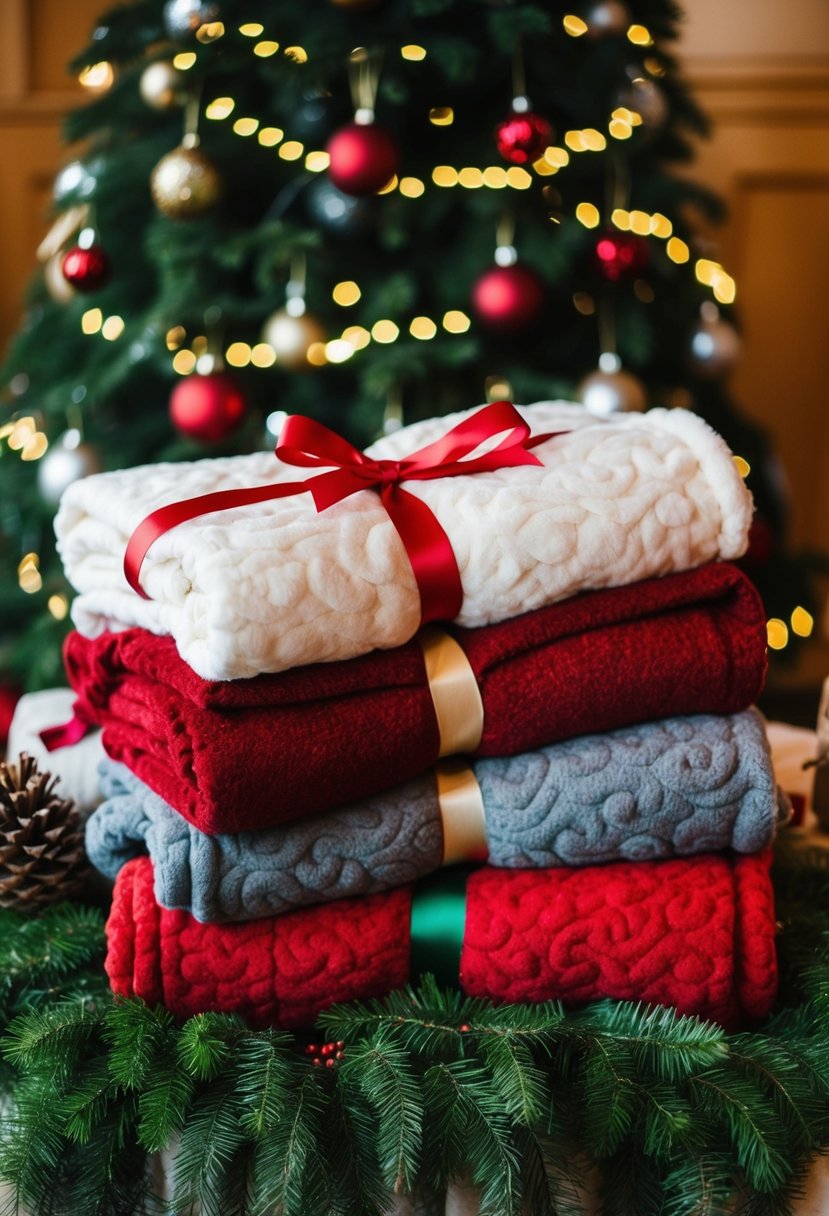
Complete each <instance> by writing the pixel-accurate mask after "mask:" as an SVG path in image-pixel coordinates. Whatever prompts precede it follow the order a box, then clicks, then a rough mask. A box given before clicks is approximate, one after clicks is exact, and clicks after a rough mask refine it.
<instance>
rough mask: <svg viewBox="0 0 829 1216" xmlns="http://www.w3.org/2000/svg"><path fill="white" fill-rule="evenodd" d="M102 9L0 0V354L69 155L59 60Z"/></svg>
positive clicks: (84, 0)
mask: <svg viewBox="0 0 829 1216" xmlns="http://www.w3.org/2000/svg"><path fill="white" fill-rule="evenodd" d="M104 7H106V5H105V4H104V3H102V0H72V3H71V4H67V3H66V2H65V0H0V159H2V164H3V172H2V174H0V248H2V267H3V275H2V280H1V281H0V354H2V352H3V351H4V350H5V348H6V345H7V343H8V340H9V338H10V337H11V335H12V334H13V333H14V331H15V330H16V328H17V326H18V325H19V323H20V315H21V308H22V300H23V293H24V290H25V287H26V284H27V283H28V281H29V279H30V277H31V275H32V274H33V272H34V269H35V265H36V261H35V250H36V249H37V246H38V244H39V243H40V241H41V239H42V237H43V235H44V233H45V232H46V231H47V229H48V226H49V204H50V200H51V190H52V182H53V181H54V177H55V173H56V172H57V170H58V169H59V168H60V166H61V164H63V163H64V162H65V161H67V160H70V159H71V155H72V154H71V151H70V150H69V149H68V148H66V147H65V146H63V145H62V143H61V140H60V124H61V121H62V118H63V115H64V114H65V113H66V111H67V110H68V109H69V108H70V107H71V106H73V105H77V104H78V102H79V101H80V100H82V93H83V91H82V90H81V88H80V86H79V85H78V84H77V82H75V81H73V80H72V78H71V77H70V76H69V75H68V74H67V72H66V62H67V60H68V59H69V58H70V57H71V56H72V55H73V54H75V53H76V52H77V51H79V50H81V49H82V47H83V46H84V45H85V44H86V41H87V39H88V36H89V33H90V31H91V30H92V28H93V27H94V25H95V22H96V18H97V17H98V16H99V14H100V12H101V9H102V8H104Z"/></svg>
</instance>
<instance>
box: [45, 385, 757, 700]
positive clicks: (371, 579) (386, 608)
mask: <svg viewBox="0 0 829 1216" xmlns="http://www.w3.org/2000/svg"><path fill="white" fill-rule="evenodd" d="M472 412H474V411H466V412H465V413H463V414H456V415H452V416H450V417H447V418H437V419H429V420H428V421H425V422H419V423H415V424H414V425H412V426H410V427H406V428H403V429H401V430H400V431H398V432H397V433H396V434H394V435H390V436H386V437H384V438H383V439H381V440H378V442H377V443H375V444H374V445H373V447H372V448H370V449H369V452H370V453H371V454H372V455H373V456H375V457H377V458H383V459H399V458H402V457H404V456H406V455H408V454H409V453H410V452H413V451H414V450H416V449H418V448H420V447H422V446H423V445H425V444H428V443H430V442H432V441H434V440H436V439H438V438H439V437H440V436H442V435H444V434H445V433H446V431H447V430H448V429H449V428H450V427H451V426H452V425H453V424H455V423H457V422H459V421H460V420H461V419H462V418H465V417H467V416H468V415H469V414H470V413H472ZM521 413H523V415H524V417H525V418H526V420H527V421H528V422H529V424H530V425H531V427H532V430H533V433H534V434H541V433H546V432H562V431H563V432H565V433H564V434H558V435H556V437H555V438H551V439H549V440H547V441H546V442H544V443H542V444H540V445H539V446H538V447H536V448H534V449H533V450H534V453H535V455H536V456H538V457H539V459H540V460H541V461H542V462H543V463H542V465H541V466H525V467H521V468H514V469H502V470H497V471H494V472H486V473H479V474H475V475H472V476H468V477H444V478H439V479H436V480H434V481H419V482H407V483H406V489H407V490H409V491H410V492H411V493H412V494H413V495H415V496H416V497H418V498H421V499H422V500H423V501H424V502H425V503H426V504H427V505H428V506H429V507H430V509H431V510H432V511H433V512H434V514H435V515H436V517H437V518H438V520H439V521H440V523H441V524H442V525H443V527H444V529H445V531H446V534H447V536H448V538H449V541H450V543H451V546H452V550H453V552H454V554H455V557H456V560H457V564H458V568H459V571H460V576H461V583H462V589H463V606H462V609H461V612H460V614H459V615H458V618H457V620H458V623H459V624H460V625H463V626H465V627H471V628H477V627H479V626H481V625H487V624H490V623H492V622H495V621H501V620H505V619H507V618H509V617H512V616H515V615H517V614H518V613H521V612H525V611H529V610H531V609H534V608H540V607H542V606H543V605H545V604H550V603H554V602H557V601H558V600H563V599H567V598H568V597H570V596H572V595H575V594H576V593H577V592H579V591H583V590H587V589H591V588H599V587H614V586H619V585H623V584H627V583H633V582H638V581H640V580H641V579H644V578H648V577H650V576H652V575H659V574H667V573H669V572H671V571H678V570H687V569H690V568H691V567H695V566H700V565H702V564H703V563H704V562H706V561H709V560H711V559H714V558H726V559H730V558H735V557H738V556H739V555H740V554H741V553H742V552H743V551H744V549H745V547H746V544H747V538H748V528H749V523H750V520H751V513H752V503H751V496H750V494H749V493H748V491H747V489H746V488H745V485H744V484H743V481H742V479H741V478H740V476H739V474H738V472H737V470H736V467H735V465H734V462H733V460H732V459H731V454H730V452H729V450H728V448H727V447H726V445H725V444H724V442H723V441H722V439H720V438H719V436H718V435H716V434H715V433H714V432H713V431H712V430H711V429H710V427H708V426H707V424H706V423H705V422H703V421H702V419H700V418H699V417H697V415H695V414H693V413H691V412H690V411H687V410H662V409H655V410H651V411H650V412H649V413H647V414H622V415H618V416H614V417H612V418H610V419H597V418H595V417H594V416H593V415H590V414H588V413H587V412H586V411H585V410H584V409H583V408H582V407H580V406H575V405H571V404H568V403H561V402H553V403H549V402H548V403H541V404H538V405H533V406H527V407H525V408H524V409H522V410H521ZM307 476H308V471H307V470H305V471H303V470H301V469H296V468H292V467H290V466H286V465H282V464H281V463H280V462H278V461H277V460H276V459H275V458H274V457H272V456H270V455H269V454H268V453H264V452H259V453H254V454H253V455H250V456H238V457H225V458H219V459H213V460H202V461H198V462H195V463H191V464H154V465H149V466H146V467H139V468H133V469H123V470H119V471H117V472H114V473H102V474H99V475H97V476H94V477H85V478H82V479H81V480H79V481H77V482H75V483H74V484H73V485H71V486H70V487H69V488H68V489H67V491H66V493H65V494H64V496H63V498H62V500H61V505H60V509H59V511H58V515H57V518H56V520H55V529H56V532H57V537H58V548H59V550H60V554H61V557H62V559H63V564H64V569H65V571H66V575H67V577H68V579H69V581H70V582H71V583H72V585H73V586H74V587H75V588H76V590H77V591H79V592H80V595H79V596H78V597H77V598H76V599H75V601H74V603H73V605H72V613H73V620H74V621H75V624H76V626H77V628H78V629H79V630H80V631H81V632H82V633H84V634H86V635H88V636H96V635H97V634H99V633H101V632H102V631H103V630H106V629H108V628H115V627H123V626H127V625H139V626H142V627H144V628H147V629H149V630H151V631H152V632H154V633H159V634H171V635H172V636H173V637H174V638H175V641H176V645H177V647H178V650H179V653H180V654H181V656H182V658H183V659H185V661H186V662H188V663H189V664H190V665H191V666H192V668H193V669H194V671H196V672H197V673H198V674H199V675H201V676H204V677H205V678H209V679H238V678H240V677H247V676H254V675H258V674H259V673H261V672H276V671H283V670H286V669H287V668H290V667H296V666H300V665H304V664H308V663H315V662H330V661H332V660H339V659H347V658H350V657H353V656H355V655H361V654H366V653H368V652H369V651H371V650H373V649H375V648H378V647H379V648H384V649H385V648H389V647H392V646H398V645H401V644H402V643H404V642H406V641H408V640H409V639H410V638H411V637H413V636H414V634H415V632H416V631H417V628H418V626H419V623H420V599H419V595H418V590H417V586H416V584H415V580H414V575H413V573H412V569H411V565H410V562H409V559H408V557H407V555H406V551H405V549H404V547H403V543H402V541H401V539H400V537H399V535H398V533H397V532H396V530H395V528H394V526H393V525H392V523H391V521H390V520H389V518H388V516H387V514H386V511H385V508H384V507H383V505H382V503H381V501H380V498H379V496H378V495H377V494H375V493H374V492H373V491H371V490H363V491H360V492H359V493H357V494H355V495H353V496H352V497H350V498H348V499H346V500H344V501H343V502H340V503H338V504H336V505H335V506H332V507H330V508H329V509H328V510H325V511H322V512H320V513H318V512H317V511H316V509H315V507H314V504H313V501H312V499H311V496H310V495H309V494H307V493H302V494H299V495H296V496H294V497H291V498H283V499H279V500H275V501H272V502H269V503H263V504H260V505H258V506H249V507H242V508H236V509H232V510H228V511H221V512H215V513H213V514H212V515H208V516H204V517H202V518H199V519H196V520H194V521H190V522H188V523H185V524H183V525H181V526H180V527H177V528H174V529H173V530H172V531H170V532H168V533H166V534H165V535H164V536H162V537H161V538H160V539H159V540H158V541H157V542H156V543H155V545H154V546H153V547H152V549H151V550H150V553H149V555H148V557H147V560H146V561H145V563H144V574H143V587H144V589H145V591H146V592H147V593H148V594H149V595H150V596H151V597H152V598H151V599H149V600H145V599H142V598H141V597H140V596H138V595H137V594H136V593H135V592H133V591H132V590H131V589H130V588H129V587H128V585H127V583H126V581H125V578H124V575H123V571H122V561H123V556H124V548H125V546H126V543H127V540H128V538H129V536H130V534H131V533H132V531H133V530H134V529H135V527H136V526H137V525H138V524H139V523H140V522H141V520H142V519H143V518H144V517H145V516H146V515H147V514H149V513H150V512H151V511H153V510H154V509H155V508H157V507H160V506H162V505H165V504H168V503H170V502H174V501H180V500H182V499H184V498H189V497H192V496H195V495H199V494H204V493H207V492H213V491H217V490H224V489H230V488H237V487H240V486H261V485H266V484H268V483H269V482H284V481H297V480H303V479H304V478H305V477H307Z"/></svg>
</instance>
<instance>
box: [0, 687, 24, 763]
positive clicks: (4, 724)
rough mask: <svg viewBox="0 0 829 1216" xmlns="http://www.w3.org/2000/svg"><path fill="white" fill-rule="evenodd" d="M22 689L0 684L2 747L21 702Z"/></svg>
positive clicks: (0, 732)
mask: <svg viewBox="0 0 829 1216" xmlns="http://www.w3.org/2000/svg"><path fill="white" fill-rule="evenodd" d="M20 696H21V693H20V689H19V688H15V687H14V686H13V685H10V684H0V747H3V746H5V743H6V741H7V739H8V737H9V728H10V727H11V724H12V718H13V717H14V711H15V707H16V706H17V702H18V701H19V700H20Z"/></svg>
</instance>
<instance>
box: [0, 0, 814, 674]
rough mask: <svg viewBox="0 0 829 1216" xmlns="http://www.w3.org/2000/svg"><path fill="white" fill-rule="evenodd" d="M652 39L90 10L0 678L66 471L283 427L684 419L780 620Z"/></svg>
mask: <svg viewBox="0 0 829 1216" xmlns="http://www.w3.org/2000/svg"><path fill="white" fill-rule="evenodd" d="M679 16H680V14H679V10H678V9H677V7H676V6H675V5H674V4H673V3H670V0H641V2H638V3H636V4H632V5H628V4H626V3H623V2H622V0H600V2H597V3H591V4H589V5H587V6H576V8H575V10H574V12H573V13H569V12H568V11H567V10H566V9H561V10H559V9H556V8H551V7H550V6H549V5H545V4H542V3H529V2H527V3H512V2H510V0H501V2H498V0H410V2H407V3H404V2H402V0H319V3H318V5H317V6H316V9H315V11H314V13H313V18H314V19H313V20H311V19H310V15H309V14H308V13H306V12H305V11H304V10H303V9H302V8H301V7H300V6H297V5H295V4H289V3H287V2H279V3H271V4H268V5H262V4H259V3H256V0H217V2H214V0H169V2H168V3H166V4H165V3H163V2H162V0H142V2H140V3H130V4H126V5H123V6H120V7H118V8H116V9H114V10H113V11H111V12H109V13H107V14H105V15H104V16H103V17H102V18H101V22H100V25H99V26H98V27H97V28H96V29H95V31H94V33H93V36H92V39H91V41H90V44H89V46H88V48H87V49H86V50H85V51H84V52H83V53H82V54H81V55H80V57H79V58H78V60H77V61H76V63H75V65H74V67H75V68H76V69H77V70H79V71H80V70H83V71H85V72H86V73H87V76H88V78H89V79H92V80H93V81H94V80H96V79H98V80H100V81H101V85H100V89H99V92H98V94H97V95H96V96H95V98H94V100H92V102H91V103H90V104H87V105H86V106H84V107H83V108H82V109H80V110H79V111H77V112H76V113H73V114H72V115H71V116H70V118H69V120H68V122H67V126H66V135H67V139H68V140H69V141H83V143H82V148H83V151H82V154H81V155H79V156H78V158H77V159H75V160H72V161H70V162H69V163H67V164H66V165H65V166H64V167H63V168H62V169H61V170H60V172H59V173H58V175H57V177H56V180H55V185H54V223H53V226H52V228H51V231H50V232H49V234H48V237H47V239H46V240H45V241H44V243H43V246H42V247H41V255H42V267H41V270H40V271H39V272H38V273H37V275H36V277H35V280H34V282H33V284H32V289H31V297H30V301H29V306H28V311H27V313H26V316H25V319H24V325H23V329H22V332H21V333H20V334H19V336H18V337H17V339H16V341H15V342H14V343H13V346H12V349H11V351H10V353H9V354H8V357H7V360H6V363H5V366H4V369H3V372H2V377H1V379H2V383H3V384H5V385H6V390H5V403H4V407H3V413H4V416H3V417H2V419H0V422H2V428H0V436H2V438H0V446H2V448H3V450H4V451H3V454H4V456H5V457H6V459H5V460H4V473H3V478H2V484H0V527H2V540H0V561H2V564H3V574H4V577H3V580H2V586H3V592H2V597H0V630H2V635H0V636H2V638H3V639H4V645H3V650H2V654H1V655H0V666H2V667H3V668H4V669H5V670H6V671H9V670H11V671H14V672H15V673H16V676H17V678H18V680H20V681H21V682H25V683H26V684H27V685H28V686H29V687H37V686H39V685H43V684H54V683H56V682H60V681H61V674H60V660H59V644H60V640H61V637H62V635H63V633H64V632H65V629H66V628H67V625H68V618H67V612H68V604H69V598H70V590H69V587H68V585H67V584H66V583H65V581H64V580H63V577H62V575H61V573H60V568H59V565H58V563H57V560H56V558H55V554H54V549H53V540H52V528H51V519H52V516H53V514H54V511H55V508H56V505H57V501H58V499H59V496H60V493H61V491H62V490H63V488H64V487H65V486H66V485H67V484H68V483H69V482H70V481H72V480H74V479H75V478H77V477H79V476H83V475H85V474H86V473H89V472H92V471H95V470H97V469H99V468H102V467H105V468H118V467H123V466H129V465H135V464H139V463H143V462H149V461H158V460H177V459H192V458H195V457H198V456H200V455H214V454H217V453H219V452H224V451H230V452H241V451H249V450H254V449H257V448H263V447H268V446H270V445H271V444H272V442H273V438H274V434H275V433H276V432H278V429H279V425H280V421H281V418H282V417H283V414H284V412H286V411H287V412H291V413H294V412H296V413H302V414H308V415H311V416H312V417H315V418H318V419H320V420H322V421H324V422H326V423H327V424H328V425H330V426H333V427H334V429H336V430H337V431H339V432H340V433H343V434H345V435H346V436H347V437H348V438H350V439H351V440H352V441H355V442H359V443H364V442H366V441H368V440H370V439H371V438H374V437H376V435H377V434H379V433H380V432H382V431H383V430H384V429H386V430H389V429H392V428H394V427H395V426H397V425H399V424H400V421H401V420H405V421H406V422H408V421H411V420H414V419H417V418H419V417H424V416H429V415H434V414H440V413H445V412H448V411H451V410H454V409H458V408H465V407H468V406H470V405H473V404H476V403H478V402H480V401H482V400H484V399H487V398H489V399H495V398H498V397H511V398H513V399H514V400H516V401H519V402H528V401H531V400H534V399H538V398H553V397H556V396H565V397H572V396H574V395H578V396H580V397H581V398H582V399H583V400H584V401H585V402H586V403H587V404H588V405H589V406H590V408H592V409H595V410H596V411H597V412H598V413H603V412H608V411H613V410H619V409H621V410H631V409H643V408H646V407H647V406H649V405H667V406H683V407H688V408H692V409H694V410H696V411H698V412H700V413H701V414H702V415H703V416H704V417H705V418H706V419H708V420H709V421H710V422H711V423H712V424H713V425H714V427H715V429H717V430H719V431H720V432H721V433H723V434H724V435H725V437H726V439H727V440H728V442H729V443H730V445H731V446H732V448H733V450H734V451H735V452H736V453H738V455H739V457H740V458H741V459H742V460H743V461H744V462H745V464H744V468H745V469H746V471H748V469H749V467H750V470H751V471H750V472H748V478H749V485H750V488H751V489H752V490H753V492H754V494H755V498H756V500H757V503H758V507H759V513H760V519H761V523H760V530H759V531H758V533H757V544H756V546H754V548H755V549H756V552H755V553H754V557H755V559H756V558H758V557H759V558H760V561H761V566H764V567H765V574H766V580H765V582H766V584H767V585H765V586H764V587H763V590H764V593H765V594H766V606H767V611H768V615H769V616H781V617H786V618H788V616H789V614H790V611H791V608H792V606H793V605H794V604H795V603H797V602H801V603H802V602H803V601H804V598H805V596H804V593H803V591H802V588H801V587H800V586H798V585H797V583H794V584H793V583H792V579H791V577H787V578H786V579H785V580H784V579H781V578H779V577H777V576H776V575H777V572H776V570H775V568H774V567H773V564H770V563H769V552H768V550H769V548H770V547H771V548H772V549H773V548H774V547H775V544H776V539H779V535H780V531H781V528H782V526H783V520H782V518H781V516H780V506H779V500H778V498H777V497H776V495H775V492H774V487H773V484H772V481H771V478H769V477H768V476H767V475H766V467H767V461H766V448H765V441H764V437H763V436H762V434H760V433H759V432H758V430H757V428H756V427H754V426H753V425H752V424H751V422H750V420H749V419H747V418H746V417H745V416H743V415H742V414H741V413H740V412H739V411H737V410H735V409H734V407H733V406H732V405H731V403H730V402H729V400H728V396H727V393H726V392H725V389H724V383H723V377H724V375H725V373H726V372H727V371H728V369H729V367H730V366H731V364H732V363H733V362H734V360H735V358H736V355H737V348H738V338H737V333H736V330H735V328H734V326H733V324H732V322H731V320H729V316H728V313H729V306H730V305H731V304H732V302H733V300H734V297H735V284H734V281H733V279H732V278H731V277H730V276H729V274H728V273H727V271H726V270H725V269H724V268H723V267H722V266H721V265H720V264H719V263H718V262H716V261H715V260H713V259H712V258H711V257H710V256H706V255H707V254H708V253H710V250H707V249H706V247H705V244H704V243H701V242H700V241H699V240H698V239H697V237H696V235H695V229H694V226H693V216H694V215H697V216H698V215H700V214H704V215H705V216H706V217H708V218H709V219H713V218H716V216H717V215H718V210H719V205H718V202H717V200H716V198H714V197H713V196H712V195H711V194H710V193H709V192H708V191H707V190H705V189H704V188H701V187H700V186H698V185H695V184H693V183H692V182H691V181H690V180H689V179H688V178H687V177H686V176H679V175H675V174H674V173H673V172H672V169H673V167H674V166H676V165H677V164H678V163H679V162H682V161H686V160H688V159H689V158H690V156H691V150H692V149H691V143H690V140H691V138H692V137H693V136H696V135H698V134H700V133H703V132H704V131H705V129H706V122H705V118H704V116H703V115H702V114H701V113H700V112H699V110H698V108H697V107H696V105H695V103H694V100H693V98H692V97H691V95H690V93H689V91H688V90H687V88H686V86H685V84H684V83H683V81H682V79H681V77H680V75H679V73H678V71H677V65H676V62H675V60H674V58H673V57H672V54H671V49H670V48H671V39H672V38H673V37H674V36H675V34H676V31H677V27H678V21H679ZM44 350H48V352H49V357H48V358H44V357H43V352H44ZM755 566H756V562H755ZM761 573H762V570H761ZM778 601H780V602H778ZM807 602H808V601H807Z"/></svg>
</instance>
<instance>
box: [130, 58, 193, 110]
mask: <svg viewBox="0 0 829 1216" xmlns="http://www.w3.org/2000/svg"><path fill="white" fill-rule="evenodd" d="M138 91H139V93H140V94H141V97H142V100H143V101H145V102H146V103H147V105H148V106H151V107H152V109H154V110H170V109H172V107H173V106H179V105H181V104H182V103H183V101H184V91H183V87H182V78H181V72H179V70H178V68H175V67H173V65H172V63H168V62H167V61H166V60H163V59H159V60H158V62H157V63H151V64H149V65H148V66H147V67H146V68H144V71H143V72H142V73H141V79H140V81H139V82H138Z"/></svg>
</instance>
